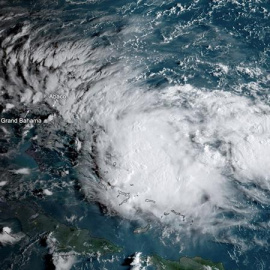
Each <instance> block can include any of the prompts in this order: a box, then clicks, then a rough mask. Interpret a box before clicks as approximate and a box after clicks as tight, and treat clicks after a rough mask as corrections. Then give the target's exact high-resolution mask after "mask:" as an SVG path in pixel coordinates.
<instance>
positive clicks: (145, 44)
mask: <svg viewBox="0 0 270 270" xmlns="http://www.w3.org/2000/svg"><path fill="white" fill-rule="evenodd" d="M0 6H1V11H0V14H1V16H2V17H1V18H2V20H1V21H0V30H1V31H2V32H1V33H2V34H1V35H2V37H1V42H2V39H4V38H6V37H8V36H9V35H10V36H13V35H16V34H17V33H18V32H20V31H21V29H22V27H23V26H24V25H25V24H27V25H30V27H31V32H30V36H31V33H32V36H31V43H30V44H31V45H30V47H31V46H32V50H35V48H37V47H38V46H42V44H39V43H40V42H45V41H46V42H48V43H51V44H54V46H60V44H61V43H64V42H69V43H73V42H80V41H81V42H88V41H89V48H90V47H91V48H92V49H93V48H101V49H104V50H107V49H108V50H111V51H112V53H111V55H106V57H105V58H104V57H102V56H101V57H100V59H96V61H97V63H98V65H99V66H106V65H107V64H117V63H118V62H119V61H120V60H121V61H123V62H125V63H127V64H128V65H129V66H131V67H132V68H134V70H137V69H139V70H140V74H139V76H138V77H137V78H136V79H134V78H133V79H134V80H137V84H138V85H139V86H140V87H142V88H145V89H149V90H150V91H159V90H160V89H163V88H164V87H166V86H172V85H185V84H191V85H192V86H194V87H198V88H200V89H204V90H205V91H212V90H214V89H217V90H221V91H228V92H233V93H235V94H237V95H244V96H247V97H249V98H250V99H253V100H257V99H259V100H263V102H265V103H267V104H268V103H269V93H270V92H269V81H270V66H269V65H270V61H269V60H270V3H269V2H268V1H259V0H258V1H257V0H246V1H245V0H243V1H240V0H228V1H225V0H220V1H218V0H213V1H209V0H208V1H207V0H197V1H183V0H180V1H161V0H138V1H131V0H126V1H102V0H100V1H99V0H97V1H95V0H94V1H91V0H89V1H87V0H70V1H68V0H66V1H64V0H59V1H56V0H55V1H53V0H50V1H42V0H39V1H19V0H18V1H1V2H0ZM8 17H10V18H9V19H7V18H8ZM20 42H21V43H24V42H25V41H24V40H23V38H22V39H21V40H20V41H19V42H18V44H20ZM57 44H58V45H57ZM90 44H91V45H90ZM1 46H2V47H1V60H2V62H1V78H2V79H3V80H5V79H6V78H5V76H6V75H5V72H4V71H3V70H4V66H5V65H6V62H5V59H4V56H3V55H5V53H6V52H5V50H6V49H7V48H5V45H3V44H2V45H1ZM18 46H19V45H18ZM13 49H16V48H13ZM90 53H91V52H90ZM3 59H4V60H3ZM99 61H100V62H99ZM89 64H92V63H89ZM95 64H96V63H95ZM27 68H29V70H30V71H31V72H32V71H33V70H34V67H33V66H29V67H27ZM52 72H53V70H52ZM18 76H19V74H18ZM41 87H42V84H41ZM82 87H83V86H82ZM16 113H18V114H19V113H20V112H18V111H17V112H16ZM3 115H5V116H7V114H3ZM9 127H10V126H9ZM38 132H41V131H40V130H37V131H36V130H35V129H34V130H32V131H31V132H30V133H28V135H27V137H25V138H24V139H22V137H23V135H22V131H16V128H14V129H13V130H12V133H11V134H12V135H11V137H10V138H8V140H4V141H1V144H2V146H1V147H2V148H4V147H5V146H6V145H7V144H8V145H9V149H14V151H13V153H12V154H10V155H8V156H5V155H3V156H2V160H1V170H2V173H3V175H5V173H4V172H5V170H7V169H6V168H8V169H10V170H12V169H17V168H19V167H28V168H31V174H30V175H26V176H21V178H20V176H17V177H14V179H9V180H10V181H13V185H12V187H3V188H2V191H1V196H2V197H1V200H2V202H1V204H3V205H5V204H6V203H7V204H8V201H9V200H18V201H19V200H22V199H26V200H28V201H30V202H32V201H35V202H36V203H37V204H38V205H39V206H40V207H41V208H42V209H43V210H44V211H45V212H46V213H48V214H49V215H51V216H53V217H54V218H56V219H57V220H58V221H59V222H63V223H67V220H66V217H71V216H72V215H76V217H77V218H76V219H75V221H74V222H73V225H75V226H77V227H78V228H84V229H88V230H89V231H90V232H91V233H92V235H93V236H95V237H100V238H105V239H108V240H110V241H111V242H112V243H114V244H116V245H119V246H120V247H122V248H123V251H122V252H121V253H119V254H113V255H108V256H105V257H101V258H100V259H97V258H91V259H89V258H88V257H87V256H86V257H85V256H81V257H80V256H78V261H77V263H76V264H75V265H74V266H73V268H72V269H112V270H113V269H119V270H120V269H123V270H124V269H129V267H128V266H121V264H122V263H123V261H124V259H125V258H127V257H128V256H132V255H133V254H134V253H135V252H142V254H143V256H148V255H153V254H158V255H160V256H163V257H164V258H166V259H170V260H178V259H179V258H180V257H181V256H190V257H194V256H201V257H203V258H206V259H211V260H213V261H217V262H222V263H223V265H224V267H225V269H226V270H237V269H241V270H254V269H255V270H257V269H258V270H259V269H270V266H269V258H270V256H269V248H268V245H267V246H263V247H259V246H258V247H257V246H253V247H251V248H250V249H249V250H247V251H242V250H240V249H238V248H237V247H235V246H233V245H232V244H226V243H223V244H222V243H216V242H215V241H214V239H208V238H207V236H206V237H205V239H204V238H203V237H202V239H201V240H200V241H198V242H196V243H193V242H190V243H189V239H187V237H185V236H182V237H183V241H184V244H185V249H184V250H181V245H182V244H183V243H181V241H182V240H181V241H180V242H179V241H176V240H175V238H176V235H175V234H174V233H172V234H171V236H170V237H168V238H163V237H162V235H161V233H160V226H161V225H160V224H158V223H157V224H153V229H152V230H150V231H149V232H147V233H145V234H134V233H133V231H134V229H136V228H137V227H139V226H141V224H139V223H138V222H135V221H129V220H124V219H121V218H120V217H117V216H110V215H106V214H104V213H103V212H102V211H101V209H100V207H99V206H98V205H97V204H95V203H93V202H89V201H87V200H86V198H85V197H84V195H83V194H82V193H81V191H80V190H78V189H76V185H77V184H78V183H79V182H80V181H79V180H80V172H78V171H77V169H76V166H74V165H76V162H77V161H76V155H75V156H74V153H73V152H75V151H76V150H74V149H72V148H69V149H68V148H67V147H66V148H61V149H60V148H59V149H57V150H53V149H51V148H49V147H46V146H45V145H43V147H40V148H38V150H36V151H38V153H43V154H42V156H39V157H38V160H37V156H35V155H34V154H33V152H31V153H32V154H30V152H29V151H28V152H27V150H29V149H30V148H31V147H32V146H33V144H35V143H34V142H33V140H32V138H33V137H34V136H35V135H36V134H38ZM65 136H66V137H65ZM57 138H62V140H63V141H64V140H66V141H67V142H68V141H69V139H70V138H68V135H67V134H66V135H63V134H62V135H59V134H58V135H57ZM67 144H68V143H67ZM72 155H73V156H72ZM41 164H42V165H41ZM64 170H68V171H69V174H68V175H65V176H63V175H60V174H59V173H58V172H59V171H64ZM5 177H10V176H5ZM41 180H42V181H41ZM47 187H51V188H52V189H53V195H52V196H47V197H46V196H45V197H42V198H39V197H35V196H33V193H32V190H33V189H37V188H43V189H44V188H47ZM3 207H5V206H3ZM255 208H256V209H260V211H261V212H260V215H259V216H258V217H257V220H254V223H256V222H260V221H266V222H268V220H269V214H268V211H267V212H266V210H265V212H264V209H267V206H264V208H262V206H261V205H256V206H255ZM228 218H229V217H228ZM234 233H235V234H238V235H241V237H242V238H243V239H245V241H248V239H249V238H252V237H253V236H254V234H256V236H257V237H258V239H264V240H265V239H266V242H267V243H268V244H269V239H270V237H269V236H270V235H269V232H267V231H266V230H263V229H261V230H258V229H256V231H253V230H251V229H247V228H239V229H238V230H235V232H234ZM32 242H34V241H32ZM24 244H25V242H23V243H18V244H16V245H14V246H3V247H0V261H1V262H0V268H1V267H2V268H1V269H45V266H44V256H45V254H46V253H47V249H46V248H44V247H40V246H39V245H38V244H33V246H31V247H29V246H28V245H29V244H25V245H26V246H24ZM26 247H27V248H26ZM28 247H29V248H28ZM22 254H23V255H22ZM112 256H113V258H114V260H113V261H110V260H106V259H111V258H112ZM21 262H23V263H21ZM12 263H13V268H12ZM1 265H2V266H1ZM8 267H10V268H8ZM47 269H49V268H47ZM147 269H151V268H150V267H149V268H147Z"/></svg>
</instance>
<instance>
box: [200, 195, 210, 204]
mask: <svg viewBox="0 0 270 270" xmlns="http://www.w3.org/2000/svg"><path fill="white" fill-rule="evenodd" d="M208 201H210V196H209V195H208V194H206V193H205V194H203V195H202V197H201V203H202V204H203V203H206V202H208Z"/></svg>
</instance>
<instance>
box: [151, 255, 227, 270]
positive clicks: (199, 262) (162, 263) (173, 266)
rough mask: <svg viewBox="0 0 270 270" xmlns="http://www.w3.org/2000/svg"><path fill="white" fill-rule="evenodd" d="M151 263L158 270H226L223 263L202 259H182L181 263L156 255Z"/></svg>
mask: <svg viewBox="0 0 270 270" xmlns="http://www.w3.org/2000/svg"><path fill="white" fill-rule="evenodd" d="M150 261H151V263H152V264H153V265H154V266H155V267H156V268H157V270H163V269H164V270H206V269H207V270H208V269H209V270H210V269H211V270H225V269H224V267H223V265H222V263H214V262H212V261H210V260H204V259H202V258H200V257H194V258H188V257H182V258H181V259H180V260H179V261H170V260H165V259H163V258H161V257H159V256H157V255H154V256H152V257H151V258H150ZM206 267H208V268H206ZM209 267H211V268H209Z"/></svg>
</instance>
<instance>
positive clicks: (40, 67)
mask: <svg viewBox="0 0 270 270" xmlns="http://www.w3.org/2000/svg"><path fill="white" fill-rule="evenodd" d="M126 31H127V30H126ZM30 32H31V31H30V26H28V25H25V26H23V27H21V30H20V31H18V33H16V34H15V35H14V36H13V37H10V36H9V37H7V38H3V41H2V51H3V52H4V53H2V55H1V57H2V58H1V60H2V65H3V67H5V68H2V72H3V73H5V74H4V75H5V76H2V77H1V81H0V83H1V87H2V89H5V91H6V92H7V93H8V94H9V95H10V96H12V97H13V100H12V102H13V103H14V104H15V105H16V106H17V107H20V106H21V107H22V104H23V105H27V106H29V107H31V106H32V107H31V108H35V106H37V104H46V106H47V107H48V108H50V110H51V112H53V113H54V116H53V115H51V116H50V117H49V118H48V121H47V122H50V121H51V120H52V119H56V120H55V121H56V122H57V121H59V122H58V123H60V122H61V125H62V126H65V125H66V126H65V129H66V131H68V130H69V129H72V130H73V131H74V130H75V131H76V133H77V134H78V141H77V143H78V145H80V147H79V148H78V149H80V151H81V162H80V164H81V166H80V167H79V169H80V171H81V173H82V175H81V178H80V180H81V183H82V186H83V190H84V192H85V194H86V195H87V196H88V197H89V198H90V199H93V200H95V201H98V202H100V203H102V204H103V205H105V206H107V208H108V209H110V210H111V211H114V212H116V213H117V214H119V215H120V216H122V217H125V218H129V219H143V220H146V219H149V218H153V219H154V220H158V221H160V222H162V223H164V224H171V225H173V226H177V227H176V228H177V229H179V230H181V229H183V230H185V231H186V232H188V231H190V230H191V229H192V230H193V229H197V230H199V231H202V232H210V233H213V232H215V231H219V230H221V229H222V228H229V227H232V226H238V225H239V224H240V225H244V224H248V222H249V221H251V220H252V218H253V216H254V215H255V214H256V211H254V207H253V205H252V202H254V201H257V202H259V203H261V204H266V203H267V204H268V203H269V197H268V196H267V193H268V192H269V178H270V170H269V161H270V160H269V156H270V135H269V134H270V130H269V129H270V109H269V107H268V106H266V105H265V104H263V103H262V102H260V101H252V100H250V99H248V98H246V97H242V96H237V95H234V94H232V93H229V92H223V91H207V90H206V89H198V88H195V87H193V86H191V85H184V86H183V85H179V86H174V87H163V88H162V90H149V89H148V87H147V84H143V83H142V81H143V79H142V77H140V72H139V71H138V70H137V69H135V68H132V65H131V63H130V61H129V62H128V61H126V62H125V61H120V60H119V61H115V62H113V61H112V58H110V57H111V55H112V54H113V55H114V56H115V57H116V55H117V54H116V52H114V51H113V50H111V48H110V49H108V48H98V47H95V46H94V45H93V44H94V41H93V40H91V41H89V40H85V41H79V42H76V41H74V42H68V41H63V42H59V43H57V45H56V44H54V43H52V42H51V41H46V40H45V41H44V42H43V43H42V42H41V41H42V40H41V41H39V43H35V41H34V39H33V37H32V36H35V35H37V33H35V32H34V31H32V32H31V34H30ZM31 35H32V36H31ZM29 36H30V37H29ZM18 40H20V41H19V42H18ZM15 45H16V46H15ZM108 59H109V60H110V61H109V60H108ZM106 61H107V62H106ZM108 62H109V63H108ZM127 62H128V63H127ZM51 93H57V94H60V95H65V96H67V99H65V100H59V101H57V102H55V101H54V100H52V99H50V98H48V96H49V94H51ZM7 109H8V108H7ZM57 119H58V120H57ZM59 125H60V124H59ZM48 126H50V123H49V124H48ZM58 127H59V126H57V125H51V126H50V128H51V129H52V131H54V129H56V128H58ZM81 142H82V143H81ZM226 215H230V217H235V219H234V218H231V219H226ZM179 225H180V226H179Z"/></svg>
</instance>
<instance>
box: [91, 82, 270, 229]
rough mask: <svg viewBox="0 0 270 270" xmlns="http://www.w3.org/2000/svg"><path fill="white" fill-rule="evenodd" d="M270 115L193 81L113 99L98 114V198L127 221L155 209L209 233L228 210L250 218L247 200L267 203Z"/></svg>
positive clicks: (157, 214) (169, 220)
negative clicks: (161, 89)
mask: <svg viewBox="0 0 270 270" xmlns="http://www.w3.org/2000/svg"><path fill="white" fill-rule="evenodd" d="M269 113H270V112H269V108H268V107H267V106H265V105H263V104H254V103H252V102H251V101H250V100H248V99H246V98H244V97H238V96H235V95H232V94H230V93H225V92H218V91H214V92H210V93H207V92H204V91H200V90H198V89H194V88H192V87H191V86H182V87H181V86H179V87H172V88H168V89H164V90H163V91H161V92H159V93H150V92H148V93H147V92H146V93H145V92H140V91H138V92H135V93H131V94H130V95H129V96H127V97H126V102H125V103H124V102H122V101H120V100H119V101H117V100H115V102H114V105H113V106H111V107H110V108H108V107H106V110H104V111H103V112H102V113H100V114H98V115H97V119H96V121H97V122H98V121H99V120H100V122H102V123H103V124H102V126H103V129H102V131H100V132H99V134H98V135H97V137H96V139H95V149H96V150H95V151H96V154H97V155H96V157H95V158H96V161H95V162H96V163H97V166H98V170H99V174H100V176H101V179H102V183H103V184H104V187H102V188H100V187H99V188H98V190H96V192H97V195H96V196H97V197H98V200H100V201H101V202H102V203H104V204H105V205H108V206H109V207H111V208H112V209H113V210H115V211H117V212H118V213H119V214H120V215H122V216H124V217H127V218H137V217H140V216H141V217H143V216H145V217H149V214H150V216H152V217H155V218H158V219H159V220H161V221H164V222H165V223H172V222H173V223H174V222H177V223H180V224H181V226H183V227H185V226H186V225H188V226H189V225H190V224H191V223H193V225H192V226H193V228H194V227H197V228H198V229H201V230H203V231H205V232H209V231H211V230H212V229H213V230H214V229H215V228H214V227H215V226H214V224H216V222H217V221H218V220H219V218H220V216H221V215H220V214H222V213H223V214H224V213H226V212H233V213H238V214H239V215H240V214H244V213H247V212H248V214H249V215H252V214H254V213H253V212H252V208H250V209H249V207H248V206H247V204H246V203H248V201H249V200H251V201H252V200H258V201H259V202H261V203H266V202H268V199H267V197H266V196H265V193H264V190H268V189H269V177H270V173H269V170H268V169H267V168H268V167H269V165H268V164H269V158H268V156H269V153H270V141H269V139H270V137H269V134H270V133H269V127H270V126H269V124H270V116H269V115H270V114H269ZM99 117H101V118H99ZM86 150H87V149H86ZM250 184H252V185H254V186H255V188H254V189H253V190H252V191H251V190H250V189H249V188H248V185H250ZM256 187H258V188H256ZM239 191H241V192H239ZM242 196H245V198H246V200H245V202H244V204H242V203H243V202H242V199H243V197H242ZM243 222H244V220H243ZM224 225H225V224H223V225H222V224H221V225H220V226H219V227H222V226H224ZM225 226H226V225H225Z"/></svg>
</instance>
